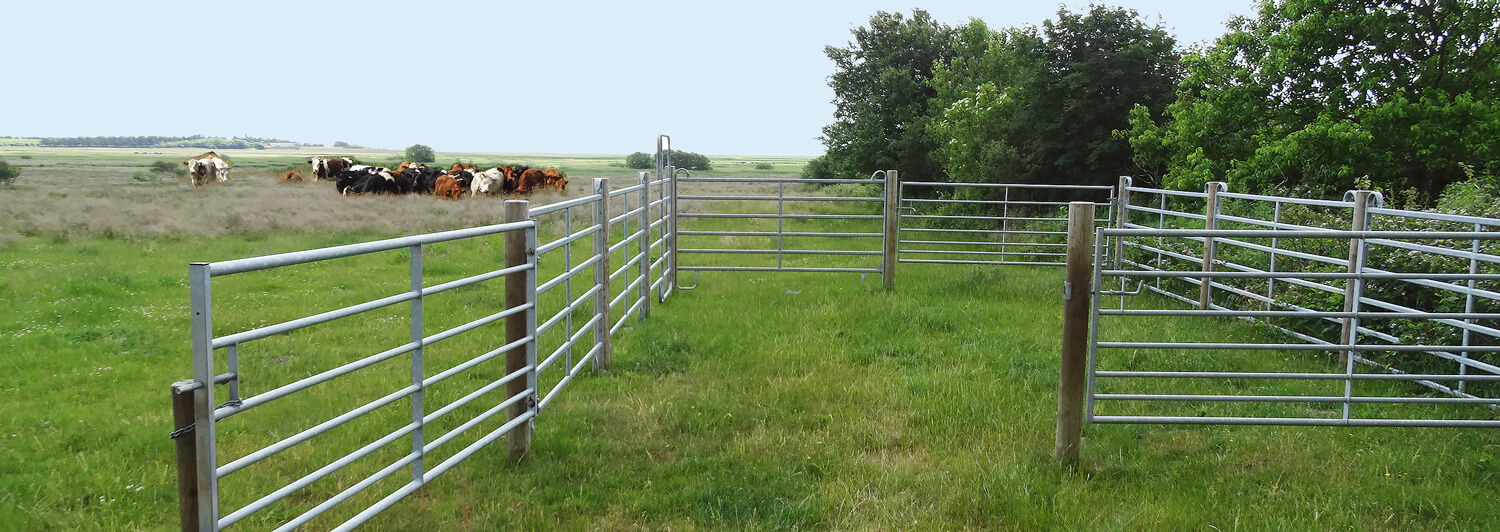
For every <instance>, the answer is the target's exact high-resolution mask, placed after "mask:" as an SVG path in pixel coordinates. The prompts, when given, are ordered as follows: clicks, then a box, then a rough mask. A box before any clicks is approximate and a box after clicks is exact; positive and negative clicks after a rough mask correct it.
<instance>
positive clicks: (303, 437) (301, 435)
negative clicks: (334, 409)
mask: <svg viewBox="0 0 1500 532" xmlns="http://www.w3.org/2000/svg"><path fill="white" fill-rule="evenodd" d="M417 390H418V388H417V387H416V386H407V387H405V388H402V389H400V390H396V391H395V392H393V393H390V394H387V395H386V396H385V397H381V398H379V399H376V400H374V401H370V402H368V403H365V404H364V405H362V406H360V407H358V408H355V409H354V410H350V411H348V412H345V413H344V414H342V415H340V416H338V417H335V418H333V419H330V420H327V421H324V422H322V423H319V424H317V425H313V426H312V427H310V428H308V429H306V430H303V431H302V432H298V433H296V434H293V435H291V436H289V437H287V438H286V439H283V440H281V441H278V442H276V443H274V444H271V445H268V446H265V447H263V448H261V449H259V450H257V451H255V452H252V453H250V454H247V455H245V456H242V457H240V458H238V459H236V460H234V461H232V462H229V463H227V464H224V465H221V466H219V468H218V470H217V471H215V474H217V475H218V476H219V478H221V479H222V478H224V477H226V476H229V474H230V473H234V472H235V471H239V470H241V469H244V468H245V467H247V466H250V465H251V464H254V463H256V462H259V461H261V460H265V459H266V458H270V457H272V456H275V455H277V454H279V453H281V452H282V451H285V450H287V449H290V448H292V447H294V446H296V445H297V444H300V443H302V442H305V441H307V440H310V439H312V438H313V437H315V436H317V435H319V434H322V433H324V432H328V431H329V430H331V429H333V428H335V427H338V426H339V425H343V424H344V423H348V422H349V421H350V420H353V419H354V418H357V417H360V416H363V415H365V414H368V413H370V412H373V411H375V410H376V409H379V408H380V407H382V406H385V405H388V404H391V403H394V402H396V401H399V400H400V399H401V398H403V397H406V396H408V395H411V394H412V392H415V391H417Z"/></svg>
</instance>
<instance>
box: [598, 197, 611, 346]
mask: <svg viewBox="0 0 1500 532" xmlns="http://www.w3.org/2000/svg"><path fill="white" fill-rule="evenodd" d="M594 193H595V194H598V195H599V203H596V204H595V205H594V223H596V224H599V231H598V232H595V233H594V253H595V254H596V255H598V256H599V261H598V262H595V263H594V286H597V287H598V288H599V290H598V291H597V292H595V293H594V315H595V316H596V317H597V318H598V319H597V321H595V322H594V341H595V342H599V343H600V344H602V346H601V347H600V348H599V354H598V355H596V356H595V357H594V369H596V370H606V369H609V363H610V356H611V352H610V348H609V325H610V323H609V178H599V179H595V180H594Z"/></svg>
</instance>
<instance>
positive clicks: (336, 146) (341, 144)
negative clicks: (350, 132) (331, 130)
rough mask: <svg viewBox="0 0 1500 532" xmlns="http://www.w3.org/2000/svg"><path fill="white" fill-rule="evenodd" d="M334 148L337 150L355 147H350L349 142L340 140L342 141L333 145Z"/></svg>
mask: <svg viewBox="0 0 1500 532" xmlns="http://www.w3.org/2000/svg"><path fill="white" fill-rule="evenodd" d="M333 147H335V148H353V147H354V146H350V145H349V143H348V142H344V141H342V140H340V141H337V142H334V143H333Z"/></svg>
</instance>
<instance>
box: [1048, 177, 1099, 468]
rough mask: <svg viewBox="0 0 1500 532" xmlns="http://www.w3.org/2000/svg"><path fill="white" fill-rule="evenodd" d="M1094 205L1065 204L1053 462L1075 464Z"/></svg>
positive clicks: (1086, 325) (1081, 395)
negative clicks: (1064, 272)
mask: <svg viewBox="0 0 1500 532" xmlns="http://www.w3.org/2000/svg"><path fill="white" fill-rule="evenodd" d="M1093 238H1094V203H1093V202H1090V201H1075V202H1071V203H1069V204H1068V260H1067V277H1066V281H1064V282H1063V327H1062V329H1063V330H1062V333H1063V334H1062V336H1063V337H1062V361H1061V366H1060V374H1059V376H1058V379H1057V437H1056V446H1055V447H1054V449H1053V459H1054V460H1057V461H1059V462H1063V463H1066V464H1070V465H1071V464H1075V463H1077V462H1078V445H1079V441H1080V437H1081V436H1082V431H1083V427H1082V423H1083V394H1084V370H1085V368H1086V366H1087V361H1086V360H1085V359H1086V358H1087V356H1088V331H1087V330H1086V329H1087V328H1088V319H1089V301H1090V299H1091V298H1090V294H1091V293H1092V292H1093V287H1092V286H1090V279H1091V276H1092V274H1093V266H1092V265H1090V264H1089V262H1091V261H1090V260H1089V259H1091V258H1092V257H1091V256H1090V253H1089V252H1090V249H1091V248H1093V247H1094V243H1093V242H1092V240H1093Z"/></svg>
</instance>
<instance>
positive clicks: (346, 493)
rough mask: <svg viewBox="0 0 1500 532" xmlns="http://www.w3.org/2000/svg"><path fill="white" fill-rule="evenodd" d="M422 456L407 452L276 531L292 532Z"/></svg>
mask: <svg viewBox="0 0 1500 532" xmlns="http://www.w3.org/2000/svg"><path fill="white" fill-rule="evenodd" d="M421 457H422V455H421V454H418V453H407V455H406V456H403V457H401V459H399V460H396V461H395V462H391V464H390V465H388V466H385V468H383V469H381V470H380V471H377V472H375V474H373V475H370V476H368V477H365V478H364V480H361V481H359V482H358V483H355V484H354V485H353V486H349V487H348V488H345V489H344V490H343V491H340V492H339V493H338V494H337V495H334V496H333V497H330V498H329V499H328V500H326V501H323V502H322V503H319V504H318V505H317V506H314V507H313V508H312V509H311V510H308V511H306V512H302V514H301V515H298V516H297V518H296V519H292V520H291V521H287V522H286V523H283V524H282V525H281V526H279V527H276V530H275V532H290V531H291V530H296V529H297V528H299V527H301V526H302V525H305V524H307V523H308V522H309V521H312V520H313V519H314V518H316V517H318V516H320V515H323V512H327V511H328V510H329V509H331V508H333V507H334V506H338V505H339V504H340V503H342V502H344V501H346V500H349V498H350V497H353V496H355V495H358V494H359V493H360V492H362V491H364V490H365V489H366V488H369V487H370V486H373V485H375V483H376V482H380V481H381V480H385V477H388V476H391V474H392V473H395V472H397V471H400V470H401V469H402V468H404V467H406V466H408V465H411V463H412V462H415V461H417V459H418V458H421Z"/></svg>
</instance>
